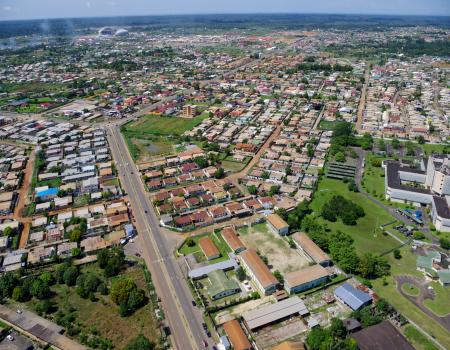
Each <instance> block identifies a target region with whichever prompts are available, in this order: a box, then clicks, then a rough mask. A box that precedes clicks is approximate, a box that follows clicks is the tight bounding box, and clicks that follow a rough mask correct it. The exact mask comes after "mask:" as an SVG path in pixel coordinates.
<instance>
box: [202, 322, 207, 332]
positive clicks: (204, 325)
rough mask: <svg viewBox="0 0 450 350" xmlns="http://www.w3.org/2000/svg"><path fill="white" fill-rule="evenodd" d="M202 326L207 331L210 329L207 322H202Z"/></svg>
mask: <svg viewBox="0 0 450 350" xmlns="http://www.w3.org/2000/svg"><path fill="white" fill-rule="evenodd" d="M202 327H203V329H204V330H205V331H206V330H207V329H208V326H207V325H206V323H205V322H203V323H202Z"/></svg>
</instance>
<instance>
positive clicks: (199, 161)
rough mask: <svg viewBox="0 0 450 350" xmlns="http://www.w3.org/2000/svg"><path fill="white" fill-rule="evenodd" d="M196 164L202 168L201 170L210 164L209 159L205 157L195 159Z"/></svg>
mask: <svg viewBox="0 0 450 350" xmlns="http://www.w3.org/2000/svg"><path fill="white" fill-rule="evenodd" d="M194 162H195V163H196V164H197V165H198V166H199V167H200V168H202V169H203V168H206V167H207V166H208V165H209V164H208V159H206V158H205V157H195V158H194Z"/></svg>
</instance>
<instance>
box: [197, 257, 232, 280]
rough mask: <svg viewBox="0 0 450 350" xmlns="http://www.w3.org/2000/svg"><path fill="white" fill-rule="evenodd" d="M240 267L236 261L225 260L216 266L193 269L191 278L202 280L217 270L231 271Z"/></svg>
mask: <svg viewBox="0 0 450 350" xmlns="http://www.w3.org/2000/svg"><path fill="white" fill-rule="evenodd" d="M237 266H238V264H237V262H236V260H235V259H230V260H225V261H221V262H218V263H216V264H211V265H206V266H202V267H199V268H197V269H193V270H191V271H189V278H193V279H196V278H202V277H204V276H206V275H207V274H208V273H210V272H213V271H216V270H229V269H232V268H234V269H236V268H237Z"/></svg>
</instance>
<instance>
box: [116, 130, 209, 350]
mask: <svg viewBox="0 0 450 350" xmlns="http://www.w3.org/2000/svg"><path fill="white" fill-rule="evenodd" d="M108 140H109V144H110V147H111V152H112V154H113V157H114V159H115V161H116V164H117V168H118V170H119V175H120V180H121V183H122V186H123V188H124V189H125V191H126V192H127V194H128V196H129V199H130V203H131V207H132V209H133V213H134V216H135V218H136V226H137V229H138V232H139V236H138V240H140V242H141V243H142V246H141V248H142V253H143V255H142V257H143V258H144V259H145V261H146V263H147V265H148V268H149V270H150V271H151V273H152V277H153V280H154V282H155V286H156V289H157V293H158V295H159V296H160V297H161V300H162V304H163V307H164V310H165V315H166V317H167V321H168V323H169V326H170V329H171V332H172V337H171V340H172V344H173V346H174V348H176V349H199V348H200V347H202V345H201V344H202V341H203V339H204V338H205V337H204V331H203V328H202V326H201V322H202V318H201V312H200V311H199V310H198V309H196V308H194V307H193V306H192V304H191V300H192V296H191V293H190V290H189V289H188V287H187V284H186V282H185V280H184V277H183V274H182V271H181V270H180V268H179V266H178V264H177V262H176V261H175V259H173V254H172V250H173V247H172V244H171V243H170V242H169V241H168V240H167V238H166V237H165V236H164V234H163V233H162V232H161V230H160V227H159V222H158V219H157V217H156V215H155V213H154V211H153V207H152V205H151V203H150V199H149V197H148V195H147V193H146V191H145V188H144V186H143V184H142V181H141V179H140V174H139V172H138V171H137V169H136V167H135V165H134V163H133V160H132V158H131V155H130V153H129V152H128V148H127V146H126V144H125V141H124V139H123V137H122V135H121V134H120V130H119V128H118V127H116V126H111V127H109V128H108Z"/></svg>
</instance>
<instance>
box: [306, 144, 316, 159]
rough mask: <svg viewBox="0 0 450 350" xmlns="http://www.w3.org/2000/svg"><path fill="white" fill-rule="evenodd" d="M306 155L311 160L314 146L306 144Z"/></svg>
mask: <svg viewBox="0 0 450 350" xmlns="http://www.w3.org/2000/svg"><path fill="white" fill-rule="evenodd" d="M306 150H307V151H306V154H307V155H308V157H309V158H311V157H312V156H313V155H314V146H313V145H312V144H310V143H308V144H307V145H306Z"/></svg>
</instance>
